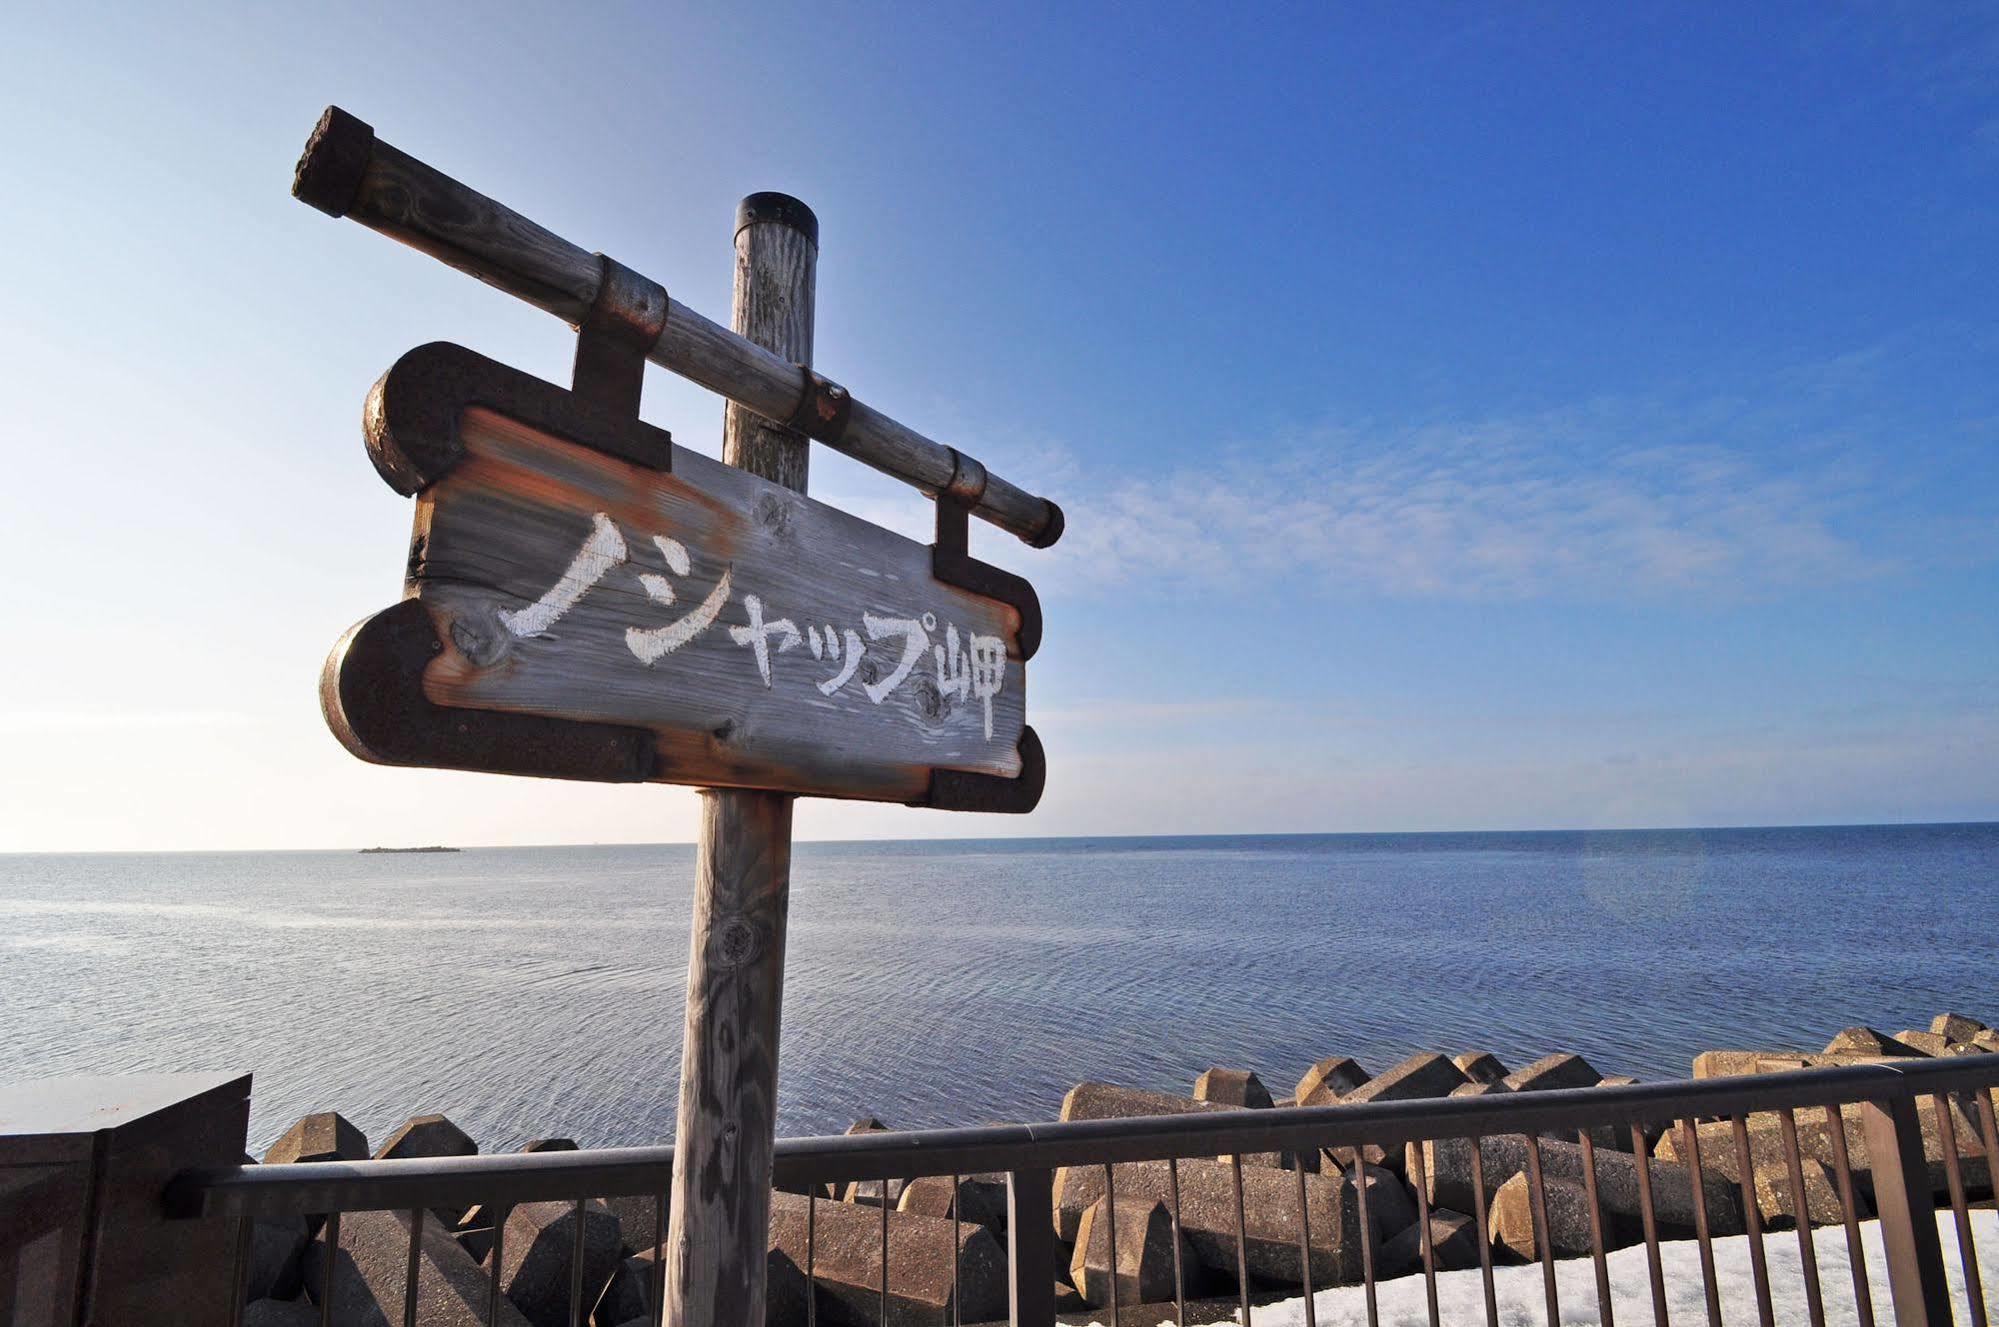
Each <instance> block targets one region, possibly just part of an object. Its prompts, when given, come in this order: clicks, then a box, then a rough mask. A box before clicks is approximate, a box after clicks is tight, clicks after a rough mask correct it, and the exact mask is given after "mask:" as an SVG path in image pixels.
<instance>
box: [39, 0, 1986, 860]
mask: <svg viewBox="0 0 1999 1327" xmlns="http://www.w3.org/2000/svg"><path fill="white" fill-rule="evenodd" d="M8 45H9V49H8V51H7V53H6V55H5V59H6V61H7V66H8V67H7V78H6V80H5V84H4V89H5V90H4V91H0V111H4V114H0V140H4V142H0V159H4V160H5V162H6V163H7V170H8V173H9V176H10V180H9V187H8V188H7V189H6V190H5V191H4V192H0V246H4V247H3V248H0V252H4V254H5V256H4V258H0V281H4V287H3V288H0V290H3V291H4V294H0V355H4V363H5V364H6V365H7V371H6V372H5V373H4V374H0V405H4V415H0V417H4V418H5V420H6V421H7V422H6V425H5V429H6V436H7V437H8V439H9V444H10V445H9V446H8V447H7V458H8V466H9V479H8V482H7V483H6V484H5V485H4V486H0V550H4V552H5V553H6V555H7V559H8V562H9V563H10V565H11V566H12V567H13V569H14V575H13V577H12V585H11V588H10V593H9V598H10V600H11V603H10V606H9V611H8V614H7V622H8V629H7V633H6V641H7V647H8V648H6V649H5V650H4V651H0V741H4V742H5V746H6V751H7V758H6V760H5V761H4V763H3V764H4V767H0V850H6V849H44V848H47V849H63V848H76V849H82V848H147V847H189V848H192V847H252V846H279V847H283V846H320V845H327V846H337V845H351V844H357V843H369V842H403V841H411V840H416V841H432V840H445V841H452V842H475V843H476V842H555V841H594V840H659V839H684V838H688V837H691V834H692V826H693V797H692V795H691V794H689V793H687V792H684V791H681V790H677V789H666V788H657V787H648V788H605V787H579V786H573V785H559V784H550V783H542V782H536V781H525V780H515V779H503V778H496V777H489V776H474V775H459V774H449V773H435V772H421V771H394V770H382V769H378V768H374V767H371V766H365V765H362V764H360V763H358V762H356V761H354V760H353V759H352V758H350V757H348V756H347V755H346V754H345V753H344V752H342V751H341V750H340V748H339V747H338V746H337V745H336V744H335V743H334V742H333V740H332V738H331V737H330V736H328V735H327V734H326V732H325V730H324V727H323V725H322V723H321V721H320V718H319V715H318V712H317V706H316V703H315V700H314V690H313V687H314V679H315V675H316V671H317V669H318V665H319V662H320V660H321V658H322V657H323V656H324V653H325V651H326V649H327V647H328V646H329V645H330V644H331V643H332V641H333V640H334V638H335V637H336V636H337V635H338V634H339V632H340V631H342V630H343V629H344V628H345V627H346V626H347V625H348V624H349V623H351V622H352V621H354V620H355V619H357V618H359V617H361V616H364V615H365V614H367V613H369V612H372V611H374V610H376V609H378V608H380V607H383V606H385V605H386V604H387V603H389V602H391V601H392V600H393V599H394V598H395V596H396V592H397V589H398V578H399V574H400V565H401V559H402V554H403V545H404V541H405V539H406V536H407V530H408V519H409V512H408V505H407V503H406V502H405V501H404V500H402V499H399V498H397V497H395V496H394V495H393V494H391V493H390V492H389V491H388V490H387V489H386V488H385V487H384V486H383V485H382V484H381V482H380V481H379V480H378V479H377V478H376V477H375V475H374V474H373V472H372V470H371V469H370V468H369V466H368V465H367V463H366V461H365V459H364V457H363V454H362V451H361V447H360V437H359V429H358V414H359V407H360V402H361V398H362V395H363V393H364V392H365V390H366V388H367V386H368V384H369V383H370V382H371V381H372V380H373V379H374V377H375V376H376V375H377V374H378V373H380V372H381V370H382V369H383V368H385V367H386V366H387V365H388V364H389V363H390V362H391V361H393V360H394V358H395V357H396V356H397V355H398V354H399V353H400V352H402V351H403V350H405V349H407V348H409V347H410V346H413V345H416V344H418V343H420V342H423V341H429V340H435V339H449V340H456V341H459V342H462V343H464V344H467V345H470V346H472V347H474V348H475V349H478V350H480V351H482V352H483V353H486V354H488V355H492V356H494V357H495V358H498V359H502V360H506V361H508V362H511V363H514V364H516V365H519V366H520V367H522V368H525V369H527V370H529V371H531V372H535V373H538V374H541V375H542V376H545V377H550V378H557V379H559V378H560V377H561V376H562V375H563V374H564V372H565V371H566V367H567V358H568V342H569V336H568V333H567V332H566V330H565V329H564V328H562V327H561V326H560V325H559V324H558V323H556V322H555V320H553V319H550V318H548V317H547V316H546V315H543V314H541V313H538V312H536V311H534V310H531V309H528V308H526V307H525V306H523V305H520V304H517V303H515V302H513V301H511V300H509V299H507V298H506V297H504V296H501V295H498V294H496V293H494V292H491V291H489V290H487V289H485V288H484V287H482V286H480V285H479V284H478V283H476V282H473V281H471V280H468V279H466V278H464V277H462V276H460V275H458V274H457V273H454V272H451V271H449V270H447V269H445V268H443V267H441V266H440V265H438V264H436V263H434V262H431V261H429V260H427V259H424V258H421V257H419V256H417V255H415V254H413V253H411V252H410V251H408V250H404V249H402V248H400V247H398V246H396V245H393V244H391V243H388V242H387V241H384V240H382V239H380V238H379V237H376V236H373V235H370V234H369V233H367V232H366V231H364V230H362V229H361V228H359V227H357V226H354V225H352V224H350V223H338V224H336V223H334V222H332V221H329V220H327V219H326V218H324V217H322V216H320V215H319V214H317V213H314V212H312V211H310V210H309V209H307V208H305V207H303V206H301V205H299V204H297V203H296V202H294V201H292V200H291V199H290V198H289V197H288V196H287V186H288V183H289V172H290V169H291V164H292V162H293V160H294V159H295V157H296V155H297V152H298V149H299V147H300V145H301V144H302V143H303V141H304V138H305V135H306V132H307V131H308V129H309V128H310V127H311V125H312V122H313V120H314V119H315V117H316V116H317V115H318V113H319V111H320V109H321V107H322V106H324V105H325V104H326V103H328V102H335V103H338V104H340V105H342V106H344V107H346V108H347V109H348V110H350V111H352V112H354V113H355V114H357V115H359V116H360V117H361V118H363V119H365V120H368V121H370V122H371V123H373V124H374V125H375V127H376V129H377V132H378V133H379V134H380V135H381V136H382V137H383V138H385V139H386V140H388V141H390V142H392V143H395V144H397V145H398V146H400V147H403V148H405V149H406V150H409V151H411V152H413V153H415V154H416V155H418V156H420V157H423V158H424V159H426V160H429V161H431V162H432V163H434V164H436V165H438V166H440V167H442V168H443V169H445V170H447V171H449V172H450V173H452V174H455V175H457V176H458V177H459V178H461V179H464V180H466V181H467V182H468V183H471V184H473V185H474V186H475V187H478V188H480V189H483V190H484V191H486V192H488V193H490V194H492V195H494V196H495V197H497V198H499V199H501V200H503V201H505V202H508V203H509V204H511V205H513V206H515V207H517V208H519V209H521V210H522V211H524V212H526V213H528V214H529V215H530V216H533V217H535V218H536V219H538V220H540V221H542V222H543V223H544V224H546V225H548V226H550V227H551V228H553V229H554V230H556V231H558V232H559V233H561V234H563V235H565V236H567V237H569V238H571V239H573V240H575V241H576V242H578V243H580V244H582V245H584V246H586V247H589V248H596V249H602V250H604V251H606V252H608V253H611V254H613V255H616V256H617V257H619V258H621V259H622V260H624V261H625V262H627V263H629V264H630V265H632V266H634V267H636V268H638V269H639V270H641V271H643V272H646V273H648V274H649V275H652V276H654V277H656V278H658V279H659V280H661V281H662V282H664V283H665V284H666V285H667V286H668V287H669V288H670V289H671V290H672V291H673V292H674V294H675V295H676V296H677V297H679V298H681V299H682V300H684V301H686V302H688V303H690V304H692V305H693V306H694V307H696V308H698V309H701V310H704V311H706V312H708V313H709V314H710V316H713V317H717V318H724V317H726V312H727V308H728V289H729V270H730V265H729V264H730V259H729V226H730V218H731V216H732V213H733V209H734V205H735V202H736V200H737V198H739V197H740V196H741V195H742V194H744V193H747V192H750V191H752V190H756V189H782V190H786V191H789V192H792V193H795V194H797V195H798V196H800V197H802V198H804V199H806V200H807V201H808V202H809V203H811V204H812V206H813V207H814V208H815V209H816V210H817V212H818V213H819V216H820V218H821V222H822V227H823V242H822V253H821V262H820V284H819V291H820V303H819V329H818V361H819V364H820V366H821V367H822V368H823V369H824V370H825V371H826V372H828V373H829V374H831V375H832V376H834V377H836V378H838V379H840V380H841V381H843V382H846V383H848V384H850V385H851V386H853V387H854V388H855V390H856V391H857V392H858V393H860V394H861V395H862V396H863V397H864V398H865V399H867V400H869V401H870V402H872V403H877V404H879V405H881V406H882V407H883V408H885V409H887V410H888V411H889V412H890V413H892V414H894V415H896V416H897V417H899V418H902V419H905V420H907V421H909V422H910V423H912V424H914V425H916V426H917V427H919V428H921V429H923V430H924V431H925V432H927V433H929V434H930V435H932V436H934V437H938V438H941V439H944V440H946V441H950V442H952V443H954V444H956V445H958V446H960V447H963V448H964V449H965V450H968V451H970V452H972V453H973V454H974V455H977V456H980V457H982V458H983V459H985V460H986V461H987V462H988V463H989V464H990V465H991V466H992V467H993V468H994V469H995V470H996V471H998V472H999V473H1002V474H1005V475H1007V476H1008V477H1010V478H1014V479H1017V480H1019V481H1021V482H1023V483H1026V484H1028V485H1029V486H1030V487H1035V488H1038V489H1042V490H1044V491H1048V492H1051V493H1052V494H1054V495H1055V496H1056V497H1057V498H1058V499H1059V500H1060V501H1061V502H1062V503H1063V505H1064V507H1065V508H1066V509H1067V510H1068V512H1069V517H1070V534H1069V536H1068V537H1067V539H1066V540H1065V541H1064V543H1063V544H1062V545H1060V546H1059V547H1058V548H1056V549H1054V550H1051V551H1049V552H1046V553H1036V552H1034V551H1032V550H1028V549H1025V548H1023V547H1020V546H1018V545H1016V544H1014V543H1013V542H1012V541H1011V540H1008V539H1006V538H1004V537H1003V536H998V535H996V534H995V535H993V536H991V537H990V538H986V539H984V540H983V541H982V542H981V543H980V544H979V545H978V549H979V551H982V552H983V553H984V554H985V555H987V556H989V557H992V558H994V559H995V560H998V561H1002V562H1004V563H1006V564H1007V565H1010V566H1012V567H1014V568H1016V569H1018V570H1020V571H1022V572H1024V573H1027V574H1029V575H1030V576H1032V577H1033V578H1034V579H1035V581H1036V582H1037V584H1038V585H1039V586H1040V587H1041V589H1042V595H1043V599H1044V602H1045V604H1046V607H1047V613H1048V635H1047V642H1046V645H1045V646H1044V649H1043V651H1042V653H1041V655H1040V656H1039V657H1038V658H1037V659H1036V660H1035V663H1034V665H1033V671H1032V681H1031V685H1030V692H1029V694H1030V714H1031V717H1032V719H1033V721H1034V722H1035V724H1036V726H1037V728H1038V729H1040V731H1041V732H1042V734H1043V737H1044V740H1045V742H1046V744H1047V746H1048V749H1049V755H1050V762H1051V764H1050V777H1049V791H1048V795H1047V798H1046V800H1045V802H1044V804H1043V809H1042V810H1041V811H1039V812H1038V813H1036V814H1035V815H1034V816H1032V817H1029V818H1027V819H1025V820H1019V821H1014V820H989V819H984V818H980V817H972V816H951V815H946V814H941V813H931V812H917V811H908V810H904V809H902V808H895V807H875V806H867V805H861V804H842V803H831V802H814V803H807V804H805V805H803V806H802V807H801V809H800V812H799V832H800V834H801V835H802V836H805V837H881V836H886V837H903V836H914V835H978V834H990V833H1036V834H1065V833H1077V834H1082V833H1105V834H1108V833H1148V832H1151V833H1169V832H1223V833H1225V832H1248V831H1311V830H1400V829H1456V828H1530V827H1561V826H1581V827H1590V826H1609V825H1675V824H1698V825H1718V824H1770V823H1812V822H1834V821H1855V820H1865V821H1871V820H1912V819H1914V820H1922V819H1982V818H1994V817H1999V575H1995V573H1996V572H1999V375H1995V374H1994V372H1993V365H1994V357H1995V352H1999V323H1995V319H1994V314H1993V310H1994V309H1995V308H1999V263H1995V262H1994V261H1993V259H1994V257H1995V244H1994V236H1995V235H1999V225H1996V224H1995V223H1999V8H1995V7H1994V6H1992V5H1990V4H1961V5H1958V4H1952V5H1942V4H1914V3H1911V4H1893V3H1882V4H1866V5H1829V4H1816V3H1815V4H1801V5H1795V6H1787V5H1779V4H1769V5H1758V6H1743V7H1719V6H1713V7H1706V6H1704V7H1688V6H1665V5H1629V6H1614V7H1613V6H1598V5H1581V4H1577V5H1539V4H1507V5H1496V6H1489V7H1480V6H1471V5H1460V6H1434V7H1433V6H1416V5H1386V4H1380V5H1348V6H1341V7H1337V8H1334V7H1322V6H1311V7H1298V8H1279V7H1265V8H1251V9H1242V8H1236V9H1232V10H1227V11H1224V10H1223V9H1221V8H1220V7H1213V8H1210V7H1193V6H1185V7H1182V6H1173V5H1153V6H1145V7H1119V8H1110V7H1085V6H1056V7H1047V8H1031V9H1010V10H998V9H977V8H972V7H967V6H956V5H926V6H911V7H907V8H904V9H891V8H882V7H865V6H830V5H829V6H795V7H794V6H759V5H750V4H742V5H732V6H728V7H726V8H713V9H708V8H699V9H688V8H682V7H678V6H646V7H632V8H629V9H618V8H614V7H610V6H594V7H584V8H574V9H568V10H565V11H562V12H557V11H555V10H553V9H551V10H548V11H545V12H543V11H536V10H530V9H522V8H511V7H506V6H497V5H494V6H488V5H481V6H477V7H471V6H467V7H464V8H458V9H453V8H443V7H428V6H414V5H394V6H378V7H367V6H346V7H342V9H341V11H340V12H339V13H333V12H329V11H328V10H327V9H325V8H321V9H319V10H317V11H315V12H313V13H311V14H310V15H309V16H308V15H307V14H306V13H305V12H304V11H302V10H301V11H299V12H298V13H295V14H288V13H284V12H279V11H277V10H276V9H265V10H243V11H233V10H226V9H221V8H175V9H168V8H166V7H162V8H160V9H157V10H154V11H151V12H144V13H138V12H135V13H125V14H119V15H117V16H116V17H115V19H114V17H113V16H112V15H110V14H109V13H106V12H103V11H94V10H86V9H81V8H77V7H64V8H61V9H57V8H54V7H46V6H31V7H30V8H28V9H27V10H25V11H23V12H22V13H20V14H19V15H18V16H16V17H15V18H13V19H12V20H11V21H10V41H9V44H8ZM646 414H647V416H648V417H649V418H651V419H653V420H655V421H656V422H659V423H661V424H663V425H665V426H667V427H669V428H671V429H672V430H673V431H674V433H675V436H676V438H677V439H678V440H679V441H680V442H682V443H683V444H684V445H689V446H694V447H698V448H702V449H705V450H709V451H711V452H712V451H713V450H715V449H716V446H717V443H718V437H719V431H720V404H719V402H718V401H717V400H716V398H714V397H712V396H708V395H707V394H705V393H703V392H701V391H699V390H698V389H695V388H693V387H691V386H689V385H687V384H684V383H681V382H679V381H678V380H676V379H673V378H672V377H671V376H670V375H667V374H665V373H664V372H662V371H659V370H653V371H651V375H650V377H649V379H648V386H647V402H646ZM813 491H814V492H815V494H817V495H818V496H821V497H823V498H826V499H827V500H829V501H834V502H837V503H840V504H842V505H846V506H849V507H851V508H852V509H854V510H857V511H860V512H862V513H863V514H865V515H867V516H869V517H870V518H871V519H876V520H879V521H882V522H884V523H887V524H891V525H895V526H897V527H899V528H902V529H905V530H908V531H909V532H911V533H920V532H921V531H922V530H923V528H924V522H925V517H924V511H923V506H922V503H921V501H920V500H919V499H917V498H916V497H915V496H914V495H913V494H911V493H910V492H909V491H908V490H905V489H902V488H900V487H899V486H897V485H894V484H892V483H889V482H887V481H884V480H882V479H880V478H879V477H877V476H874V475H872V474H871V473H869V472H867V471H865V470H863V469H862V468H860V467H858V466H855V465H853V464H852V463H850V462H847V461H845V460H844V459H842V458H839V457H837V456H834V455H832V454H831V453H829V452H827V451H826V450H824V449H823V448H822V449H818V450H817V452H816V454H815V457H814V472H813Z"/></svg>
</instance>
